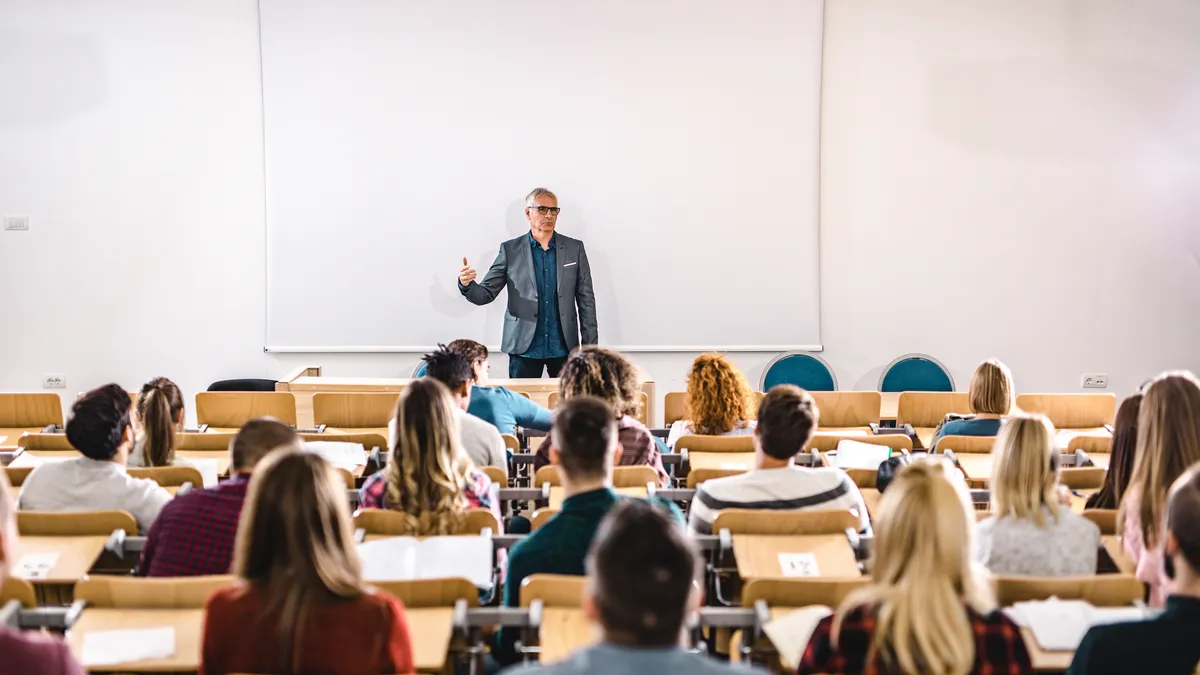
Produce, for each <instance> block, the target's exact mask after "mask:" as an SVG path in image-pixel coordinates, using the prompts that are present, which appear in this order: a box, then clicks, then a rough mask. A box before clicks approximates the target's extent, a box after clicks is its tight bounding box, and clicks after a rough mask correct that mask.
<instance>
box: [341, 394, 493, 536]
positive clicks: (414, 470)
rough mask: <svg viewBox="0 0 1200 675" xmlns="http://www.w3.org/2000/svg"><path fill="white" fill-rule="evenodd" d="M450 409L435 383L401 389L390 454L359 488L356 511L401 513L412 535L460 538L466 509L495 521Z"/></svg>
mask: <svg viewBox="0 0 1200 675" xmlns="http://www.w3.org/2000/svg"><path fill="white" fill-rule="evenodd" d="M455 410H456V408H455V407H454V403H453V401H452V399H451V398H450V392H449V391H448V390H447V389H446V387H444V386H442V383H441V382H438V381H437V380H435V379H432V378H428V377H425V378H421V379H419V380H416V381H415V382H413V383H412V384H410V385H408V386H407V387H405V388H404V391H403V392H401V394H400V398H399V399H398V400H397V401H396V414H395V415H394V416H393V417H392V426H391V436H392V455H391V457H390V458H389V459H388V464H387V467H386V468H384V469H383V470H382V471H378V472H376V473H375V474H373V475H372V476H371V477H370V478H367V480H366V481H365V482H364V483H363V486H362V491H361V493H360V497H359V503H360V504H361V506H362V508H364V509H391V510H393V511H400V512H401V513H404V514H405V520H406V522H407V525H408V533H409V534H410V535H412V536H423V535H435V534H438V535H440V534H462V532H461V531H460V530H461V528H462V524H463V520H464V518H465V516H466V513H467V509H473V508H481V509H491V511H492V513H493V514H494V515H495V516H496V520H497V521H499V520H500V504H499V503H498V502H497V501H496V500H495V499H493V495H492V481H491V479H489V478H488V477H487V474H485V473H484V472H482V471H480V470H479V469H477V468H475V466H474V465H472V464H471V460H470V459H468V458H467V456H466V454H465V453H464V452H463V450H462V446H461V444H460V443H459V436H458V425H457V424H456V423H455ZM459 412H461V411H459ZM489 428H490V427H489ZM491 431H492V432H493V433H495V431H496V430H495V429H491Z"/></svg>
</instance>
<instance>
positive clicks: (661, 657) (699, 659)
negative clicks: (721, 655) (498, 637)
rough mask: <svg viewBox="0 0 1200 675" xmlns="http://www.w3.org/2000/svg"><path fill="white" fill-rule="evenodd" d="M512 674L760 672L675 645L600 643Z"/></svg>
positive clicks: (710, 674) (718, 674) (729, 674)
mask: <svg viewBox="0 0 1200 675" xmlns="http://www.w3.org/2000/svg"><path fill="white" fill-rule="evenodd" d="M505 672H506V673H508V672H511V673H513V675H645V674H646V673H657V674H658V675H679V674H680V673H687V674H688V675H737V674H738V673H741V674H742V675H750V674H752V673H761V672H764V671H761V670H758V669H757V668H753V669H752V668H749V667H747V666H745V665H734V664H728V663H723V662H721V661H718V660H717V659H714V658H710V657H707V656H701V655H699V654H694V653H692V652H688V651H685V650H683V649H681V648H679V647H623V646H621V645H614V644H611V643H607V642H602V643H600V644H598V645H595V646H593V647H587V648H585V649H580V650H579V651H577V652H575V653H574V654H572V655H571V656H569V657H567V658H566V659H564V660H563V661H559V662H558V663H552V664H550V665H541V664H529V665H526V666H522V667H520V668H517V669H515V670H512V671H505Z"/></svg>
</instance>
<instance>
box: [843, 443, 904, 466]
mask: <svg viewBox="0 0 1200 675" xmlns="http://www.w3.org/2000/svg"><path fill="white" fill-rule="evenodd" d="M891 454H892V449H891V448H889V447H887V446H885V445H873V444H871V443H862V442H859V441H852V440H849V439H843V440H841V441H838V446H837V456H836V457H834V464H835V465H836V466H837V467H838V468H840V469H871V470H874V469H878V468H879V465H880V464H883V463H884V462H885V461H887V458H888V457H890V456H891Z"/></svg>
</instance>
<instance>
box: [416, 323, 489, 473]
mask: <svg viewBox="0 0 1200 675" xmlns="http://www.w3.org/2000/svg"><path fill="white" fill-rule="evenodd" d="M425 377H428V378H433V379H435V380H437V381H438V382H441V383H442V384H444V385H446V388H447V389H448V390H449V391H450V396H451V399H452V400H453V402H454V421H455V424H456V425H457V426H458V438H459V441H460V442H461V443H462V449H463V452H465V453H466V454H467V457H469V458H470V459H471V461H472V462H474V463H475V466H495V467H498V468H500V469H503V470H504V472H505V473H508V451H507V450H506V449H505V448H504V439H503V438H500V432H499V431H497V430H496V427H494V426H492V425H491V424H488V423H487V422H485V421H483V420H481V419H479V418H478V417H476V416H474V415H472V414H471V413H469V412H467V408H468V407H470V405H471V385H472V384H473V383H474V381H475V375H474V373H472V372H471V362H470V361H469V360H468V359H467V357H466V356H464V355H463V354H462V352H456V351H453V350H451V349H448V348H446V347H445V346H439V347H438V349H437V351H435V352H433V353H432V354H426V355H425Z"/></svg>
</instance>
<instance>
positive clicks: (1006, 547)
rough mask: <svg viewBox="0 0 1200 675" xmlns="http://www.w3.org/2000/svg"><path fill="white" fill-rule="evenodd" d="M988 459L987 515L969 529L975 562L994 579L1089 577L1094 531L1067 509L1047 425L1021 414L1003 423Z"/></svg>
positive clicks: (1096, 532) (1051, 431) (1040, 417)
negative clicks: (989, 492)
mask: <svg viewBox="0 0 1200 675" xmlns="http://www.w3.org/2000/svg"><path fill="white" fill-rule="evenodd" d="M993 453H994V455H995V462H994V463H993V464H992V478H991V486H992V514H993V515H992V517H991V518H988V519H987V520H984V521H982V522H980V523H979V524H978V525H976V526H975V544H976V549H975V559H976V560H977V561H978V562H980V563H981V564H983V565H984V566H986V567H987V568H988V569H989V570H991V571H992V572H993V573H995V574H1005V575H1022V576H1034V577H1057V576H1082V575H1089V574H1095V573H1096V556H1097V555H1098V551H1099V547H1100V528H1098V527H1096V524H1095V523H1093V522H1092V521H1090V520H1088V519H1087V518H1084V517H1083V516H1081V515H1079V514H1078V513H1074V512H1072V511H1071V510H1070V509H1069V508H1068V507H1069V506H1070V503H1071V500H1070V494H1069V493H1067V491H1066V489H1065V488H1061V487H1060V486H1059V485H1058V476H1059V466H1058V463H1059V454H1058V449H1057V448H1056V447H1055V444H1054V427H1053V426H1052V425H1051V424H1050V420H1048V419H1046V417H1045V416H1043V415H1028V414H1024V413H1019V414H1017V415H1015V416H1013V417H1010V418H1008V419H1007V420H1006V421H1005V422H1004V426H1003V427H1002V428H1001V429H1000V436H999V437H997V438H996V447H995V449H994V450H993Z"/></svg>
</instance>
